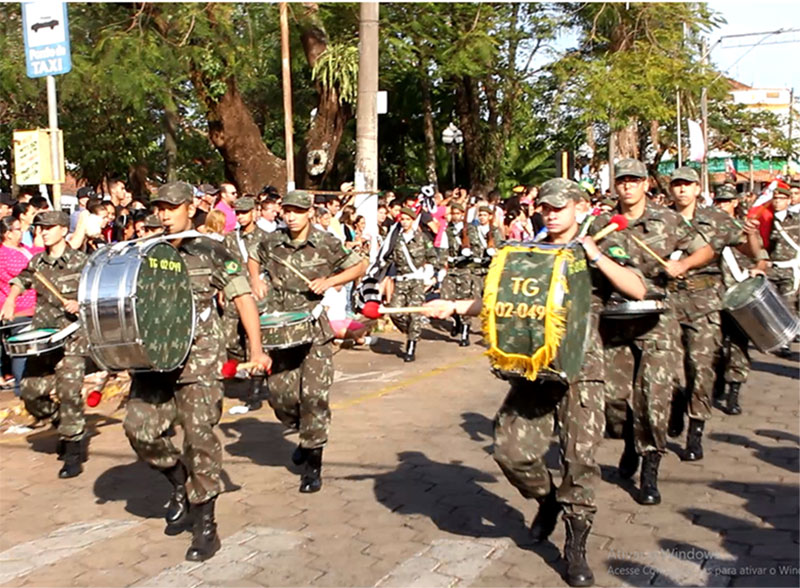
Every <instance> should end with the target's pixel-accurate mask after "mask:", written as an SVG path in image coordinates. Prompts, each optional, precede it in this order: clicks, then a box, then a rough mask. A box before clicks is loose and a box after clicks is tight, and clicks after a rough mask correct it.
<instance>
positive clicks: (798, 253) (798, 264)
mask: <svg viewBox="0 0 800 588" xmlns="http://www.w3.org/2000/svg"><path fill="white" fill-rule="evenodd" d="M775 228H776V229H778V234H779V235H780V236H781V237H783V240H784V241H786V243H787V244H788V245H789V247H791V248H792V249H794V251H795V256H794V257H793V258H792V259H787V260H784V261H773V262H772V265H773V266H775V267H777V268H778V269H786V268H791V270H792V292H796V291H797V288H798V287H800V245H798V244H797V243H795V242H794V240H793V239H792V238H791V237H790V236H789V233H787V232H786V229H784V228H783V225H781V222H780V221H779V220H778V219H775Z"/></svg>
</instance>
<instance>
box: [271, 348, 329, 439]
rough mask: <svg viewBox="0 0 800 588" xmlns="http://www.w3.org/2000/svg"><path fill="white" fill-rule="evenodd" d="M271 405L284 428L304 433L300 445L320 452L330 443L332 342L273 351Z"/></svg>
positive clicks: (301, 435) (301, 434)
mask: <svg viewBox="0 0 800 588" xmlns="http://www.w3.org/2000/svg"><path fill="white" fill-rule="evenodd" d="M270 356H271V357H272V374H271V375H270V376H269V378H268V380H267V383H268V385H269V405H270V406H271V407H272V409H273V410H274V411H275V416H276V417H278V420H280V421H281V422H282V423H283V424H284V425H286V426H287V427H289V428H290V429H294V430H297V431H299V432H300V446H301V447H303V448H305V449H316V448H317V447H322V446H324V445H325V444H326V443H327V442H328V431H329V429H330V425H331V408H330V405H329V403H328V395H329V392H330V389H331V385H332V384H333V352H332V351H331V346H330V344H329V343H326V344H324V345H320V344H317V343H312V344H310V345H302V346H299V347H292V348H290V349H279V350H275V351H271V352H270Z"/></svg>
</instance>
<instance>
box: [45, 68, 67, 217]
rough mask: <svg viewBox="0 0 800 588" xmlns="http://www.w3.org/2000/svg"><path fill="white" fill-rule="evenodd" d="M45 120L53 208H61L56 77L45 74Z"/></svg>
mask: <svg viewBox="0 0 800 588" xmlns="http://www.w3.org/2000/svg"><path fill="white" fill-rule="evenodd" d="M47 122H48V126H49V127H50V162H51V164H52V166H53V208H54V209H55V210H61V182H63V181H64V178H62V177H61V166H60V165H59V162H60V160H61V158H60V157H59V155H60V154H59V148H60V145H59V140H58V102H57V99H56V78H55V77H54V76H47Z"/></svg>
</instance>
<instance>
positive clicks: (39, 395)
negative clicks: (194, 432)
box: [0, 210, 88, 478]
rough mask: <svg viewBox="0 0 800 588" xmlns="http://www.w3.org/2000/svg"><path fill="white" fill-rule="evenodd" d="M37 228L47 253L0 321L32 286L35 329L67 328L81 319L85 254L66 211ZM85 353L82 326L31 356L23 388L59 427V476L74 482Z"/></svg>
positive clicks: (40, 415)
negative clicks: (75, 243)
mask: <svg viewBox="0 0 800 588" xmlns="http://www.w3.org/2000/svg"><path fill="white" fill-rule="evenodd" d="M33 224H34V226H35V227H37V229H38V230H40V231H41V232H42V237H43V239H44V247H45V250H44V251H43V252H41V253H38V254H36V255H35V256H34V257H33V258H32V259H31V261H30V263H29V264H28V267H27V268H26V269H24V270H22V272H21V273H20V274H19V275H18V276H17V277H15V278H13V279H12V280H11V281H10V282H9V284H10V286H11V288H10V291H9V294H8V298H7V299H6V301H5V303H4V304H3V308H2V310H0V318H2V319H4V320H10V319H12V318H13V317H14V301H15V300H16V298H17V296H19V295H20V294H22V292H24V291H25V290H27V289H28V288H34V289H35V290H36V296H37V298H36V310H35V311H34V315H33V323H32V325H31V326H32V327H33V329H63V328H65V327H68V326H70V325H72V324H73V323H75V322H76V321H77V320H78V316H77V314H78V301H77V292H78V282H79V281H80V276H81V269H82V268H83V266H84V264H85V263H86V254H85V253H83V252H81V251H77V250H75V249H73V248H72V247H70V246H69V245H68V244H67V241H66V237H67V231H68V230H69V214H67V213H66V212H62V211H56V210H46V211H44V212H40V213H39V214H37V215H36V218H35V219H34V222H33ZM37 274H38V275H41V276H43V277H44V278H45V279H46V280H49V281H50V282H51V283H52V285H54V286H55V288H56V289H57V290H58V291H59V292H60V294H61V296H62V300H65V302H61V301H59V299H58V297H57V296H56V294H55V293H54V292H53V291H51V290H49V289H48V288H46V287H44V286H43V284H42V281H41V280H39V279H37V278H36V275H37ZM87 352H88V348H87V339H86V334H85V331H84V329H83V328H82V327H81V328H78V330H77V331H75V332H74V333H72V334H71V335H69V336H68V337H67V339H66V341H65V342H64V348H63V350H61V349H57V350H54V351H51V352H47V353H43V354H41V355H39V354H35V355H32V356H30V357H28V362H27V364H26V366H25V372H24V376H23V380H22V390H21V391H22V400H23V401H24V402H25V408H26V409H27V411H28V412H29V413H31V414H32V415H33V416H34V417H36V418H37V419H45V418H51V419H52V420H53V424H54V425H55V426H56V427H57V428H58V437H59V453H63V457H64V465H63V467H62V468H61V469H60V470H59V472H58V477H59V478H74V477H75V476H77V475H79V474H80V473H81V472H82V471H83V468H82V467H81V462H82V461H83V460H84V456H85V453H86V449H85V448H84V447H83V445H84V440H85V429H86V418H85V416H84V412H83V395H82V393H81V389H82V388H83V378H84V375H85V374H86V354H87ZM54 392H55V394H54Z"/></svg>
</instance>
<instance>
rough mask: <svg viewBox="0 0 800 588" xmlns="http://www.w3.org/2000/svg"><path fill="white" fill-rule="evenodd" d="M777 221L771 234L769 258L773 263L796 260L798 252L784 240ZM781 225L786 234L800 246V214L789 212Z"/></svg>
mask: <svg viewBox="0 0 800 588" xmlns="http://www.w3.org/2000/svg"><path fill="white" fill-rule="evenodd" d="M775 220H777V219H774V220H773V224H772V232H771V233H770V234H769V258H770V259H771V260H772V261H787V260H791V259H794V258H795V257H796V256H797V251H795V249H794V247H792V246H791V245H790V244H789V243H788V242H787V241H786V239H784V238H783V236H782V235H781V233H780V231H778V227H777V226H776V225H775ZM778 222H780V223H781V227H783V230H784V231H786V234H787V235H789V237H791V239H792V241H794V242H795V244H796V245H800V214H797V213H792V212H787V213H786V218H785V219H784V220H783V221H778Z"/></svg>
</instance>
